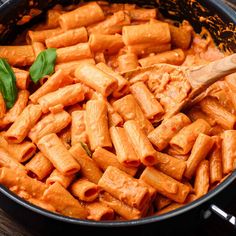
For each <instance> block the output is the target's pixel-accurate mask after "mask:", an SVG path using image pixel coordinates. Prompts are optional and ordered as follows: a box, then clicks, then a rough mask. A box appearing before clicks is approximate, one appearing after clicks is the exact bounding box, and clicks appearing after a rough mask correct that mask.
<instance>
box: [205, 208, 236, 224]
mask: <svg viewBox="0 0 236 236" xmlns="http://www.w3.org/2000/svg"><path fill="white" fill-rule="evenodd" d="M209 210H210V211H211V212H213V213H215V214H216V215H218V216H219V217H220V218H222V219H224V220H226V221H228V222H229V223H230V224H232V225H233V226H234V228H235V229H236V217H235V216H233V215H231V214H228V213H226V212H225V211H224V210H222V209H221V208H220V207H218V206H216V205H215V204H211V205H210V207H209ZM208 214H209V212H208Z"/></svg>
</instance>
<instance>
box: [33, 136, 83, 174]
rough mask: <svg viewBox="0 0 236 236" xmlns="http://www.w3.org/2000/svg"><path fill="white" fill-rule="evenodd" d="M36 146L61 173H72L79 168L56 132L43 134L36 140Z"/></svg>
mask: <svg viewBox="0 0 236 236" xmlns="http://www.w3.org/2000/svg"><path fill="white" fill-rule="evenodd" d="M37 146H38V148H39V150H40V151H41V152H42V153H43V154H44V155H45V156H46V157H47V158H48V159H49V160H50V161H51V162H52V164H53V165H54V167H55V168H56V169H57V170H58V171H60V172H61V173H62V174H64V175H73V174H75V173H77V172H78V171H79V170H80V165H79V164H78V163H77V162H76V161H75V159H74V158H73V156H72V155H71V154H70V152H69V151H68V150H67V149H66V148H65V146H64V145H63V143H62V142H61V140H60V139H59V138H58V136H57V135H56V134H54V133H53V134H48V135H46V136H44V137H43V138H41V139H40V140H39V141H38V143H37Z"/></svg>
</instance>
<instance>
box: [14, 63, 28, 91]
mask: <svg viewBox="0 0 236 236" xmlns="http://www.w3.org/2000/svg"><path fill="white" fill-rule="evenodd" d="M12 70H13V71H14V73H15V76H16V86H17V88H19V89H22V90H23V89H27V88H28V86H29V82H30V80H29V71H26V70H21V69H18V68H15V67H13V68H12Z"/></svg>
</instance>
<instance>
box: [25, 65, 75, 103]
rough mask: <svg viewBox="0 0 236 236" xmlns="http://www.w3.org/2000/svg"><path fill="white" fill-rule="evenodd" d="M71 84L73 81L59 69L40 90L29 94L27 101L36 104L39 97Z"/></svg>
mask: <svg viewBox="0 0 236 236" xmlns="http://www.w3.org/2000/svg"><path fill="white" fill-rule="evenodd" d="M72 83H73V79H72V78H71V77H70V76H69V75H67V74H65V73H64V72H63V70H61V69H60V70H58V71H56V72H55V73H54V74H53V75H52V76H51V77H50V78H49V79H48V80H47V81H46V82H45V83H44V84H43V85H42V86H41V87H40V88H38V89H37V90H36V91H35V92H34V93H33V94H31V95H30V97H29V99H30V100H31V101H32V102H33V103H36V102H37V101H38V99H39V98H40V97H42V96H44V95H46V94H47V93H50V92H53V91H56V90H58V89H59V88H60V87H64V86H66V85H69V84H72Z"/></svg>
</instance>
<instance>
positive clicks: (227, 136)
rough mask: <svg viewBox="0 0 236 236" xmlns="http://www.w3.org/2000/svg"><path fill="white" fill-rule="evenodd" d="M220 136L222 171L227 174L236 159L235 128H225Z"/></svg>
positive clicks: (232, 167)
mask: <svg viewBox="0 0 236 236" xmlns="http://www.w3.org/2000/svg"><path fill="white" fill-rule="evenodd" d="M222 136H223V137H222V164H223V173H224V174H228V173H230V172H231V171H233V169H234V160H235V159H236V130H225V131H224V132H223V135H222Z"/></svg>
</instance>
